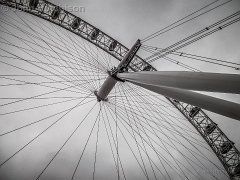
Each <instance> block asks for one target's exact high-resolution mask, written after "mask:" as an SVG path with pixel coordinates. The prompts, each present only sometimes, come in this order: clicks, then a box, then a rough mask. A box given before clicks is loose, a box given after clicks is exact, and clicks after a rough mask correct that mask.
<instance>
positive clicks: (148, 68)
mask: <svg viewBox="0 0 240 180" xmlns="http://www.w3.org/2000/svg"><path fill="white" fill-rule="evenodd" d="M151 68H152V67H151V66H150V65H147V66H145V67H144V68H143V71H150V70H151Z"/></svg>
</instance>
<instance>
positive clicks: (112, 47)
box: [109, 41, 117, 51]
mask: <svg viewBox="0 0 240 180" xmlns="http://www.w3.org/2000/svg"><path fill="white" fill-rule="evenodd" d="M116 46H117V41H113V42H112V43H111V44H110V46H109V51H113V50H114V49H115V48H116Z"/></svg>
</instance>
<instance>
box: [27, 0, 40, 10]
mask: <svg viewBox="0 0 240 180" xmlns="http://www.w3.org/2000/svg"><path fill="white" fill-rule="evenodd" d="M38 3H39V0H30V1H29V7H30V8H31V9H36V8H37V6H38Z"/></svg>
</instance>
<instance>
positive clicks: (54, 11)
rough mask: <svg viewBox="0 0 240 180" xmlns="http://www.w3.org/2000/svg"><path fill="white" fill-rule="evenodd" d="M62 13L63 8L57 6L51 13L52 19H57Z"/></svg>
mask: <svg viewBox="0 0 240 180" xmlns="http://www.w3.org/2000/svg"><path fill="white" fill-rule="evenodd" d="M60 13H61V9H60V8H59V7H55V8H54V10H53V12H52V15H51V17H52V19H53V20H55V19H57V18H58V17H59V16H60Z"/></svg>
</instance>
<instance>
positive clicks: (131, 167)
mask: <svg viewBox="0 0 240 180" xmlns="http://www.w3.org/2000/svg"><path fill="white" fill-rule="evenodd" d="M224 1H226V0H220V1H219V4H220V3H221V2H224ZM50 2H53V3H54V4H59V5H61V7H66V8H71V7H79V6H81V7H84V8H85V11H84V12H73V13H74V14H75V15H77V16H79V17H81V18H82V19H84V20H86V21H87V22H89V23H91V24H92V25H94V26H96V27H97V28H99V29H101V30H102V31H103V32H105V33H107V34H109V35H110V36H112V37H113V38H115V39H117V40H118V41H119V42H121V43H123V44H124V45H126V46H127V47H131V46H132V45H133V43H134V42H135V41H136V40H137V39H142V38H144V37H146V36H148V35H150V34H152V33H154V32H155V31H157V30H159V29H161V28H164V27H165V26H167V25H169V24H171V23H172V22H174V21H176V20H178V19H179V18H182V17H184V16H186V15H188V14H189V13H191V12H193V11H195V10H197V9H199V8H200V7H203V6H204V5H206V4H208V3H210V2H213V0H201V1H199V0H121V1H117V0H69V1H64V0H50ZM239 8H240V1H239V0H233V1H232V2H231V3H229V4H227V5H225V6H223V7H221V8H219V9H217V10H215V11H213V12H210V13H208V14H206V15H204V16H201V17H200V18H197V19H196V20H194V21H192V22H190V23H187V24H185V25H183V26H181V27H180V28H177V29H175V30H174V31H171V32H169V33H165V34H163V35H162V36H159V37H157V38H155V39H153V40H150V41H148V42H147V43H146V45H152V46H157V47H160V48H164V47H167V46H169V45H171V44H173V43H175V42H177V41H179V40H181V39H182V38H184V37H186V36H188V35H191V34H193V33H194V32H196V31H198V30H200V29H203V28H205V27H206V26H208V25H211V24H212V23H214V22H216V21H218V20H220V19H222V18H224V17H226V16H228V15H230V14H232V13H234V12H236V11H237V10H239ZM2 12H3V11H2V10H1V13H2ZM4 13H6V14H8V13H9V14H11V15H12V17H13V18H17V16H16V14H13V13H11V12H4ZM17 14H21V13H19V12H17ZM21 17H22V18H25V17H26V18H27V19H28V20H29V21H30V22H31V21H32V23H33V24H34V25H35V26H36V27H35V28H36V29H37V25H39V27H44V24H45V25H48V23H47V22H45V21H43V20H36V21H34V18H35V17H34V18H32V17H30V16H29V15H22V16H21ZM1 19H4V17H2V18H1ZM6 19H7V18H6ZM18 20H19V19H18ZM19 21H20V20H19ZM1 23H2V22H1ZM41 23H42V24H41ZM19 26H20V27H22V26H21V25H19ZM2 27H5V24H4V26H1V30H3V28H2ZM6 27H8V26H6ZM48 28H49V29H47V28H46V27H44V30H46V31H48V32H49V33H50V34H51V33H53V34H51V35H52V37H54V36H55V35H56V34H54V32H57V33H59V34H57V35H56V37H59V35H63V37H64V38H66V39H67V37H71V38H73V39H68V41H69V42H68V44H70V46H68V47H69V48H70V49H67V51H70V50H74V46H73V44H71V42H72V41H74V42H76V44H77V43H79V46H87V47H88V50H89V49H90V50H92V51H93V54H94V53H97V52H98V50H97V49H96V48H95V47H92V46H91V44H89V43H86V42H84V41H83V40H81V39H79V40H78V39H77V38H78V37H76V36H74V35H71V34H69V33H68V32H66V31H65V30H63V31H61V29H60V28H57V27H55V26H50V25H49V27H48ZM52 29H54V30H56V31H51V30H52ZM239 29H240V24H239V23H236V24H234V25H232V26H230V27H227V28H226V29H224V30H222V31H220V32H217V33H215V34H213V35H211V36H209V37H207V38H205V39H202V40H200V41H198V42H196V43H194V44H192V45H190V46H188V47H185V48H183V49H181V50H180V51H183V52H187V53H192V54H197V55H202V56H206V57H212V58H218V59H223V60H228V61H232V62H236V63H239V62H240V51H239V47H240V36H239ZM38 30H39V32H41V33H43V30H41V29H38ZM12 32H14V30H12ZM16 33H19V32H16ZM61 33H62V34H61ZM0 35H1V38H9V36H8V35H6V34H5V33H3V32H2V31H1V32H0ZM18 35H19V36H22V37H27V36H26V35H25V36H24V35H22V34H21V33H19V34H18ZM9 40H10V41H11V42H14V41H15V38H12V39H9ZM46 40H47V38H46ZM49 41H50V40H49ZM16 42H17V44H18V43H19V44H18V45H19V46H23V47H27V46H26V45H25V44H24V43H21V42H19V41H16ZM58 42H60V40H59V39H58ZM40 44H41V45H45V44H44V43H43V42H41V43H40ZM60 44H61V43H60ZM62 44H63V45H64V43H62ZM66 44H67V43H66ZM0 47H1V48H3V49H4V48H6V49H7V47H8V46H5V45H3V43H2V41H1V45H0ZM28 48H29V47H28ZM35 48H37V47H35ZM66 48H67V46H66ZM39 49H40V48H39ZM77 49H78V47H77ZM79 49H80V48H79ZM10 50H12V51H13V52H14V54H20V55H21V57H24V58H25V57H26V58H30V57H29V55H27V54H26V53H24V52H22V51H21V50H18V49H17V48H13V47H12V48H10ZM40 50H41V49H40ZM0 52H1V55H6V53H3V51H0ZM49 52H50V51H49ZM59 53H63V52H61V51H59ZM64 53H65V52H64ZM101 53H102V57H107V58H108V60H111V61H114V62H113V64H117V62H116V61H115V60H114V59H113V58H111V57H109V56H108V55H106V53H103V52H101ZM53 54H54V53H53ZM53 54H51V55H53ZM139 54H140V55H141V56H143V57H147V56H148V55H149V54H147V53H146V52H144V51H142V50H140V52H139ZM34 55H36V54H34ZM85 55H86V54H85ZM94 56H96V55H94ZM37 57H40V56H39V55H38V56H37ZM54 57H55V58H57V56H55V55H54ZM96 57H97V58H100V57H101V56H100V57H98V56H96ZM5 60H6V59H5ZM7 60H8V59H7ZM181 60H182V62H184V63H186V64H189V65H191V66H193V67H195V68H198V69H200V70H201V71H209V72H226V73H238V74H239V71H236V70H232V69H229V68H223V67H219V66H213V65H209V64H206V63H198V62H192V61H189V60H183V59H181ZM100 61H101V62H102V63H103V62H104V60H102V59H101V60H100ZM15 65H17V66H18V67H22V68H26V69H31V70H33V71H34V70H35V72H41V71H40V70H39V69H37V68H33V67H32V66H30V65H26V64H24V63H21V62H17V63H16V64H15ZM153 65H154V67H156V68H157V69H159V70H184V69H182V68H179V67H178V66H176V65H174V64H171V63H169V62H166V61H164V60H157V61H156V62H154V63H153ZM32 68H33V69H32ZM108 68H110V67H108ZM11 72H15V73H16V74H17V73H19V74H20V73H21V71H20V70H16V71H15V69H14V68H10V67H8V66H6V65H2V64H1V65H0V74H8V73H10V74H11ZM86 73H87V72H86ZM88 73H89V72H88ZM105 76H106V75H105ZM105 76H102V77H105ZM20 80H28V81H35V79H33V78H32V79H31V78H26V79H20ZM38 80H39V79H38ZM41 81H43V80H41ZM0 82H1V84H4V83H7V82H8V83H9V81H8V80H3V79H1V80H0ZM102 82H103V80H101V81H100V83H102ZM93 86H94V87H96V86H99V84H93ZM57 87H59V88H61V87H62V86H60V85H59V86H57ZM91 88H92V87H91ZM91 88H90V89H91ZM118 88H126V89H127V88H129V87H128V86H127V85H122V84H121V85H119V86H118V87H117V88H116V89H117V90H119V89H118ZM46 90H48V89H46V88H43V87H38V86H33V87H31V88H29V87H21V86H19V87H15V88H14V87H13V88H9V89H7V88H2V90H1V94H2V95H1V97H17V96H19V97H29V96H30V97H31V96H34V95H37V94H41V93H42V92H45V91H46ZM91 90H93V89H91ZM69 93H70V92H64V93H56V94H54V95H55V96H72V95H74V93H70V95H69ZM128 93H129V96H130V95H131V92H128ZM208 94H211V95H213V96H216V97H221V98H224V99H227V100H230V101H234V102H237V103H240V97H239V95H228V94H217V93H208ZM120 95H123V94H121V93H120ZM79 96H80V97H81V96H86V94H80V95H79ZM92 99H93V98H92ZM125 100H126V99H125ZM132 100H134V99H132ZM6 102H7V101H3V103H6ZM51 102H52V101H51V100H46V101H42V100H39V101H28V102H20V103H18V104H17V105H16V106H14V105H13V106H10V107H6V108H5V107H4V108H1V109H0V113H7V112H11V111H13V110H15V109H21V108H23V107H24V108H31V107H33V106H38V105H42V104H46V103H51ZM53 102H57V100H54V101H53ZM95 102H96V101H92V102H90V103H88V104H87V105H86V106H84V107H80V108H79V109H74V110H73V111H72V112H71V113H69V114H70V115H69V116H68V115H67V118H64V121H61V122H60V123H59V124H57V125H56V128H52V129H51V130H49V131H47V132H46V133H45V134H43V136H42V137H41V138H39V140H37V141H36V142H34V143H32V144H31V146H29V147H28V148H26V149H24V150H23V151H22V152H21V153H19V154H18V155H16V156H15V157H14V158H13V159H12V160H10V161H9V162H7V163H6V165H4V166H3V167H1V168H0V180H15V179H17V180H30V179H35V178H36V176H37V175H38V174H39V173H40V172H41V171H42V170H43V168H44V167H45V165H47V163H48V162H49V160H50V159H51V158H52V157H53V156H54V155H55V153H56V152H57V150H58V149H59V148H60V147H61V146H62V144H63V143H64V141H65V140H66V139H67V137H68V136H69V135H70V133H71V132H72V131H73V130H74V128H75V127H76V126H77V125H78V123H79V120H82V119H84V116H85V115H86V113H87V112H88V111H89V110H90V108H91V107H92V106H93V105H94V104H95ZM110 102H111V103H114V98H113V99H111V98H110ZM152 103H153V102H152ZM156 103H162V104H161V105H159V104H158V105H159V106H160V107H161V113H169V114H171V115H172V116H173V117H169V120H170V121H171V122H174V123H176V125H179V127H182V128H186V127H187V128H189V131H192V132H189V133H190V134H191V135H192V136H193V137H194V138H196V141H199V142H200V143H199V144H201V145H202V146H203V147H204V148H201V152H202V153H204V155H205V156H206V157H207V158H209V160H210V161H213V162H214V163H216V165H217V166H219V167H221V164H220V162H219V161H218V159H217V157H215V156H214V155H213V154H212V152H209V151H208V150H206V148H208V149H209V147H208V146H207V144H206V143H205V144H204V143H202V142H201V141H203V139H202V138H201V137H199V136H198V135H196V134H194V133H196V131H195V129H194V128H193V127H192V126H191V125H190V124H189V123H188V124H187V122H186V120H184V118H183V117H182V116H181V115H180V113H179V112H177V111H175V112H174V113H173V112H172V111H170V110H171V109H173V108H172V107H170V105H169V104H167V103H164V98H160V99H159V100H156ZM1 104H2V103H1ZM76 104H77V101H74V102H71V101H70V102H67V103H65V104H64V105H62V104H59V105H56V106H54V107H46V108H43V109H38V110H33V111H31V113H19V114H16V115H9V116H8V115H6V116H2V117H3V118H1V117H0V121H2V122H1V123H2V124H3V126H1V127H0V133H4V132H6V131H9V130H11V129H14V128H17V127H19V126H22V125H24V124H27V123H31V122H33V121H36V120H38V119H41V118H44V117H45V116H48V115H51V114H53V113H57V112H59V111H61V110H63V109H66V108H71V107H72V106H74V105H76ZM119 104H122V107H121V108H119V109H118V111H119V113H120V112H121V111H122V110H123V109H124V105H123V104H124V102H121V100H119ZM165 106H167V107H165ZM143 107H144V106H143ZM148 107H149V108H153V107H154V108H156V105H149V106H147V105H146V106H145V108H146V111H147V108H148ZM168 107H170V110H169V109H167V108H168ZM109 108H113V109H112V110H114V106H111V105H109ZM98 110H99V105H97V106H96V107H95V108H94V113H92V114H91V115H90V117H88V118H87V121H86V122H87V123H85V124H83V126H82V128H81V129H80V131H77V132H76V134H75V135H74V136H73V137H72V138H71V140H70V141H69V142H68V144H67V145H66V147H64V149H63V150H62V151H61V152H60V153H59V155H58V156H57V158H56V159H55V160H54V161H53V163H52V164H51V165H50V166H49V168H48V169H47V171H46V172H45V173H44V174H43V176H42V177H41V178H40V179H43V180H50V179H51V180H55V179H56V180H61V179H70V178H71V175H72V173H73V171H74V168H75V166H76V164H77V161H78V158H79V157H80V155H81V152H82V150H83V149H84V144H85V142H86V141H87V138H88V134H89V132H90V131H91V128H92V126H93V124H94V121H95V119H96V116H97V114H98ZM108 110H109V112H108V113H107V114H105V115H104V116H102V117H101V118H100V119H104V118H105V120H106V119H107V116H108V117H109V118H110V120H114V117H111V115H113V114H114V113H113V112H112V111H111V110H110V109H108ZM164 110H166V111H164ZM111 113H112V114H111ZM207 113H208V115H209V116H210V117H211V118H212V119H213V120H214V121H215V122H216V123H217V124H218V125H219V126H220V127H221V129H222V130H223V131H224V132H225V133H226V135H227V136H228V137H229V138H230V139H231V140H232V141H233V142H235V145H236V146H237V147H238V149H240V136H239V135H240V134H239V129H240V123H239V122H238V121H235V120H232V119H229V118H226V117H223V116H220V115H217V114H213V113H210V112H207ZM153 115H156V114H154V113H153ZM165 115H166V114H165ZM165 115H163V117H162V120H163V121H162V122H161V123H162V125H164V127H168V128H171V126H170V125H168V124H167V122H166V121H164V120H166V119H165ZM122 116H123V117H124V118H123V119H125V120H127V115H126V116H124V114H123V115H122ZM143 116H144V115H143ZM57 117H58V118H59V117H61V116H60V115H58V116H57ZM57 117H56V118H57ZM175 117H179V119H176V118H175ZM56 118H55V119H54V118H52V119H50V120H49V121H46V122H45V121H44V122H43V123H40V124H37V125H35V126H32V127H28V128H27V129H22V130H20V131H17V132H15V133H13V134H9V135H7V136H2V137H0V162H3V161H4V160H6V158H7V157H9V156H10V155H12V154H13V153H15V152H16V151H17V150H18V149H19V148H21V147H22V146H23V145H24V144H26V143H27V142H28V141H30V140H31V139H32V138H33V137H35V136H36V135H37V134H38V133H39V132H41V131H43V130H44V129H45V128H47V127H48V126H49V123H52V122H54V121H55V120H56ZM133 119H134V118H133ZM143 119H144V117H143V118H141V117H140V120H143ZM179 121H181V122H179ZM181 123H183V124H184V125H183V124H181ZM110 124H111V125H112V127H113V131H114V130H115V129H114V128H115V126H114V125H115V122H114V121H112V122H111V123H110ZM96 126H97V125H96ZM99 126H100V131H99V143H98V156H97V158H98V159H97V165H96V179H98V180H108V179H109V180H110V179H116V168H115V164H114V160H113V157H112V154H111V149H110V147H109V143H108V139H107V137H108V136H107V134H106V132H105V131H104V128H105V127H104V123H103V122H101V123H100V125H99ZM179 127H178V128H179ZM122 128H123V134H125V135H126V137H127V138H128V139H129V142H130V144H131V145H132V148H133V151H134V152H136V153H137V151H138V149H137V146H136V144H134V140H133V138H132V137H130V135H129V134H128V132H127V130H124V127H123V126H122ZM179 131H181V132H183V131H182V130H181V128H179ZM109 132H110V129H109ZM118 133H119V134H120V132H118ZM159 134H160V136H161V138H162V140H163V142H166V143H167V142H169V141H170V140H169V139H168V138H167V137H166V136H164V134H167V135H168V136H169V137H170V138H172V139H171V141H172V142H174V143H175V144H176V147H177V148H178V150H179V151H177V150H175V149H174V147H172V148H170V146H169V145H166V146H167V147H168V148H169V151H170V152H171V153H172V154H173V156H174V157H175V158H176V159H177V160H179V161H180V162H182V166H183V165H186V168H185V169H184V170H185V171H186V173H188V171H187V168H192V167H191V166H190V165H189V164H188V162H187V160H186V159H184V157H183V156H182V154H181V153H183V155H185V156H187V157H191V158H192V160H193V162H196V163H198V161H197V160H196V159H194V158H193V155H192V154H191V153H189V152H188V151H186V149H185V148H184V147H182V146H181V145H179V144H178V143H177V142H182V143H183V144H186V145H188V142H187V141H186V139H184V138H182V137H179V136H177V135H176V136H175V134H171V133H170V132H169V131H168V130H167V129H164V128H163V129H162V133H159ZM119 136H121V137H119V144H120V147H119V153H120V156H121V160H122V162H123V164H124V169H127V170H126V173H127V177H129V178H128V179H130V180H135V179H139V180H141V179H146V177H145V176H144V174H143V173H142V171H141V170H140V168H139V166H138V163H137V162H136V161H135V159H134V157H133V155H132V154H131V151H130V150H129V147H128V145H127V144H126V143H125V141H124V138H123V136H122V135H119ZM150 136H151V135H150ZM151 137H152V138H153V139H154V136H151ZM176 137H177V138H178V139H177V138H176ZM155 138H156V137H155ZM187 138H189V137H187ZM96 139H97V129H96V127H95V128H94V130H93V135H92V139H91V140H90V141H89V142H90V143H89V145H88V146H87V148H86V152H85V153H84V156H83V159H82V161H81V163H80V165H79V168H78V170H77V173H76V179H80V180H87V179H92V171H93V166H94V153H95V143H96ZM140 140H141V139H140V138H138V141H139V142H140ZM154 140H157V139H154ZM174 140H175V141H174ZM159 143H160V142H159ZM112 144H114V142H113V140H112ZM160 144H161V143H160ZM205 147H206V148H205ZM158 148H159V149H158V150H159V151H160V153H161V155H162V156H163V157H162V160H163V159H164V157H166V158H167V160H168V162H169V163H170V164H171V163H172V164H174V162H173V160H172V159H171V157H170V156H169V154H168V153H167V152H166V149H164V146H163V145H161V146H159V147H158ZM189 148H190V149H191V150H193V151H194V152H197V151H196V149H194V147H193V146H189ZM141 152H142V154H144V152H143V151H141ZM148 152H149V155H150V156H151V157H152V158H153V159H154V162H155V163H156V164H157V165H158V166H159V167H160V168H161V169H163V166H162V165H161V163H160V162H159V161H157V160H158V159H157V156H156V155H155V154H154V152H153V151H151V150H149V151H148ZM114 153H115V155H116V152H114ZM143 156H144V159H145V161H146V164H147V171H148V172H149V174H150V175H149V176H150V179H154V177H153V174H151V173H150V172H151V170H150V167H151V166H150V164H149V162H148V161H147V156H146V154H145V155H143ZM197 157H201V154H200V155H199V156H198V155H197ZM138 159H139V160H140V159H141V157H140V155H139V154H138ZM201 160H202V162H203V163H204V164H205V165H206V167H204V168H203V169H201V168H199V169H197V170H196V169H195V171H194V170H192V169H191V170H192V171H193V172H194V173H199V174H200V175H196V176H195V177H194V176H192V175H191V174H188V177H190V179H191V180H192V179H193V180H195V179H201V178H204V179H207V178H209V179H214V178H213V176H212V174H214V175H216V176H217V178H218V179H221V180H225V179H226V176H224V175H223V174H222V173H221V172H219V171H218V170H216V171H214V170H215V169H214V166H213V165H212V164H211V162H209V161H208V160H206V159H201ZM163 163H164V164H165V165H166V162H164V160H163ZM166 166H167V165H166ZM175 166H176V162H175ZM167 167H168V172H169V174H170V176H171V178H172V179H178V178H179V176H178V175H177V174H176V172H175V171H174V170H172V169H171V168H170V167H169V166H167ZM196 167H198V166H194V168H196ZM208 168H209V171H210V173H212V174H211V175H209V172H207V170H208ZM173 169H174V168H173ZM120 171H121V170H120ZM162 171H163V174H164V175H163V176H166V177H167V174H166V172H164V170H162ZM121 173H122V172H121ZM163 176H162V175H161V174H160V172H158V177H163ZM183 177H184V176H183ZM121 178H122V179H123V174H121ZM183 179H184V178H183Z"/></svg>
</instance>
